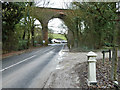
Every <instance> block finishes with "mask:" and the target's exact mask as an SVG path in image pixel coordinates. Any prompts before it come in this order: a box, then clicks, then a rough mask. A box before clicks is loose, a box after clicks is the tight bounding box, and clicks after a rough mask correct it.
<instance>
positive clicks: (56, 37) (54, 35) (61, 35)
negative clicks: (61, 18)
mask: <svg viewBox="0 0 120 90" xmlns="http://www.w3.org/2000/svg"><path fill="white" fill-rule="evenodd" d="M53 38H55V39H58V38H59V39H63V40H66V38H65V35H63V34H55V33H54V34H53Z"/></svg>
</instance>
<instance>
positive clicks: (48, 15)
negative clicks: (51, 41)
mask: <svg viewBox="0 0 120 90" xmlns="http://www.w3.org/2000/svg"><path fill="white" fill-rule="evenodd" d="M69 11H72V10H68V9H57V8H42V7H32V8H31V15H32V16H33V17H35V18H36V19H37V20H39V22H40V23H41V25H42V36H43V40H44V41H45V42H46V43H45V45H47V44H48V22H49V21H50V20H51V19H54V18H59V19H62V20H63V21H64V22H65V19H66V17H67V12H69Z"/></svg>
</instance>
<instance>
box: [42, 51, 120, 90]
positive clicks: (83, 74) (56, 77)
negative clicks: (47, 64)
mask: <svg viewBox="0 0 120 90" xmlns="http://www.w3.org/2000/svg"><path fill="white" fill-rule="evenodd" d="M62 52H64V53H65V54H64V55H63V56H62V60H61V61H59V64H58V65H57V67H56V70H55V71H54V72H52V73H51V75H50V77H49V79H48V81H47V83H46V85H45V87H44V88H89V87H88V86H87V74H88V71H87V66H88V64H87V56H86V54H87V53H88V52H76V53H75V52H74V53H72V52H69V51H68V50H67V49H65V50H63V51H62ZM96 53H97V69H99V70H98V71H97V79H99V80H98V81H100V82H99V83H101V82H102V80H100V79H101V78H103V77H102V76H103V75H104V74H103V73H102V71H100V70H102V69H104V67H103V68H102V69H100V67H101V65H102V64H101V59H102V53H101V52H96ZM119 55H120V54H119ZM106 58H108V53H107V54H106ZM107 63H108V62H107ZM106 68H108V66H106V67H105V69H106ZM104 72H105V70H104ZM100 73H102V74H103V75H102V74H101V75H102V76H101V75H100ZM107 73H108V72H107ZM105 75H106V73H105ZM107 77H108V76H106V78H107ZM103 80H104V78H103ZM106 80H107V79H106ZM107 84H108V83H107ZM108 86H110V87H111V88H113V85H112V84H109V85H108ZM97 87H98V88H105V84H104V85H103V84H98V86H97ZM92 88H96V87H92Z"/></svg>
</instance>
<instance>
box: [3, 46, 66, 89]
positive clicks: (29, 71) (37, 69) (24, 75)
mask: <svg viewBox="0 0 120 90" xmlns="http://www.w3.org/2000/svg"><path fill="white" fill-rule="evenodd" d="M63 46H64V45H52V46H48V47H44V48H39V49H37V50H33V51H32V52H28V53H24V54H21V55H17V56H12V57H9V58H6V59H3V60H2V70H1V72H2V88H44V86H45V83H46V81H47V80H48V78H49V76H50V74H51V72H52V71H53V70H55V68H56V65H57V63H58V61H57V60H58V58H59V57H60V55H59V53H60V51H61V50H62V48H63Z"/></svg>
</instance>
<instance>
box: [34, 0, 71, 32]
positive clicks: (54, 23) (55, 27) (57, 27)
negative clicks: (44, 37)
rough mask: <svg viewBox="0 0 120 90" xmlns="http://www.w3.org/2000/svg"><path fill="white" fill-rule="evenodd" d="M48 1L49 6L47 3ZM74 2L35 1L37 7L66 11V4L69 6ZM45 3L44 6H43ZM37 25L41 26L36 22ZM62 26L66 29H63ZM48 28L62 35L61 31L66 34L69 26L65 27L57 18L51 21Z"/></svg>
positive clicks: (55, 0)
mask: <svg viewBox="0 0 120 90" xmlns="http://www.w3.org/2000/svg"><path fill="white" fill-rule="evenodd" d="M48 1H50V2H49V4H48V3H47V2H48ZM70 2H72V0H37V1H35V3H36V6H37V7H49V8H62V9H66V8H67V7H66V4H67V5H69V4H70ZM43 3H44V4H43ZM35 23H36V24H40V23H39V21H36V22H35ZM61 24H62V25H63V26H64V27H65V29H63V28H62V27H61ZM48 28H49V29H52V30H54V32H55V33H57V32H58V33H60V32H61V31H63V32H66V31H67V26H65V25H64V23H63V22H62V20H61V19H58V18H55V19H52V20H50V21H49V23H48Z"/></svg>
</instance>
